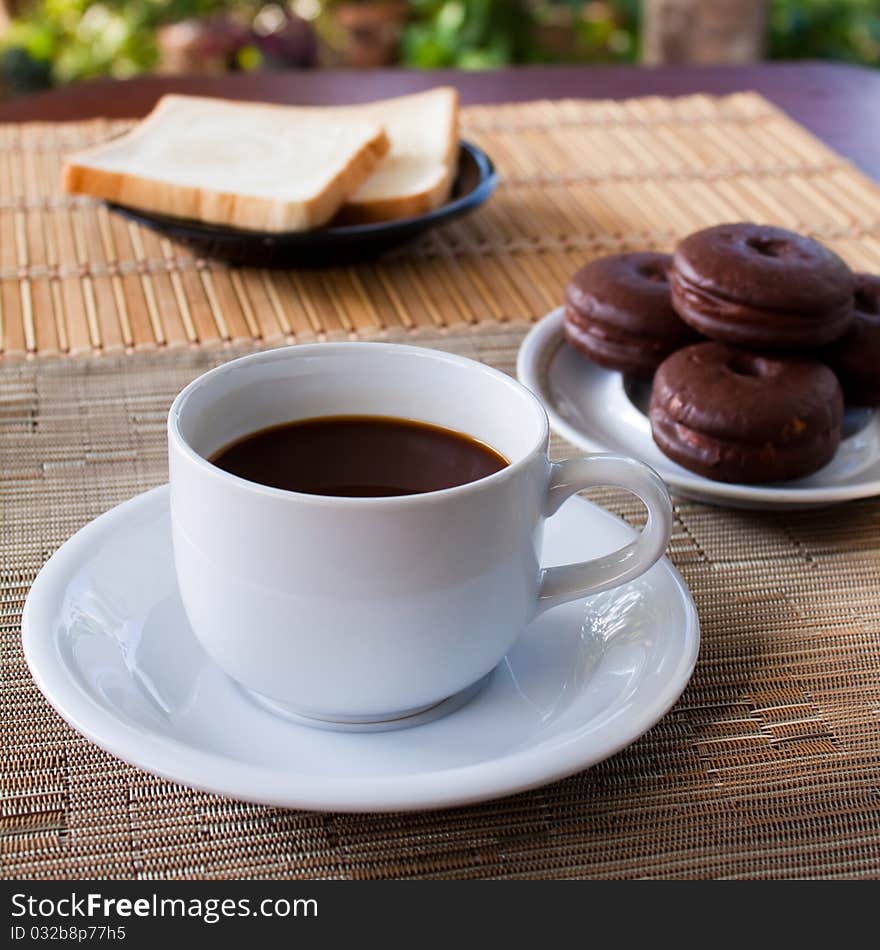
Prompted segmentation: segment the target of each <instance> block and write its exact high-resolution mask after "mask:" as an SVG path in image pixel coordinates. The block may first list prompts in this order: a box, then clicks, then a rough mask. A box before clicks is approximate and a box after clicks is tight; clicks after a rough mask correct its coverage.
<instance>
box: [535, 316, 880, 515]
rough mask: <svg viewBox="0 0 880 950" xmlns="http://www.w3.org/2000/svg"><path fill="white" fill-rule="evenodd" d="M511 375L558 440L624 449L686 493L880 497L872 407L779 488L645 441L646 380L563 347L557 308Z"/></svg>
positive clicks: (824, 501) (781, 502)
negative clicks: (820, 459)
mask: <svg viewBox="0 0 880 950" xmlns="http://www.w3.org/2000/svg"><path fill="white" fill-rule="evenodd" d="M517 375H518V377H519V380H520V382H521V383H523V384H524V385H525V386H528V388H529V389H531V390H532V392H534V393H535V394H536V395H537V396H538V398H539V399H540V400H541V402H542V403H543V404H544V408H545V409H546V410H547V415H548V416H549V417H550V425H551V427H552V428H553V430H554V431H555V432H558V433H559V435H561V436H563V438H566V439H568V441H569V442H572V443H574V444H575V445H577V446H579V447H580V448H582V449H586V450H587V451H588V452H609V451H611V452H623V453H624V454H625V455H631V456H633V457H634V458H637V459H641V461H643V462H647V463H648V465H650V466H651V467H652V468H654V469H656V470H657V471H658V472H659V473H660V475H661V476H662V477H663V479H664V480H665V481H666V482H667V483H668V484H669V485H671V486H672V487H673V488H675V489H676V490H677V491H678V492H679V493H680V494H682V495H687V496H688V497H690V498H696V499H698V500H700V501H705V502H709V503H710V504H714V505H727V506H730V507H734V508H779V509H783V508H789V509H795V508H812V507H818V506H821V505H830V504H834V503H836V502H839V501H849V500H850V499H852V498H867V497H870V496H872V495H878V494H880V414H878V413H877V412H875V411H873V410H870V409H861V410H849V411H847V414H846V418H845V420H844V430H845V438H844V439H843V440H842V441H841V443H840V448H839V449H838V450H837V454H836V455H835V456H834V458H833V459H832V460H831V462H830V463H829V464H828V465H826V466H825V468H823V469H821V470H820V471H818V472H815V473H814V474H813V475H810V476H809V478H801V479H798V480H797V481H791V482H784V483H781V484H779V485H736V484H728V483H727V482H713V481H712V480H711V479H708V478H703V477H702V476H700V475H695V474H694V473H693V472H689V471H688V470H687V469H685V468H682V467H681V466H680V465H677V464H676V463H675V462H673V461H672V460H671V459H668V458H667V457H666V456H665V455H664V454H663V453H662V452H661V451H660V449H658V448H657V446H656V445H655V444H654V440H653V439H652V438H651V426H650V423H649V422H648V417H647V416H646V415H645V412H644V411H643V410H644V408H645V407H646V404H647V401H648V398H649V397H650V389H649V387H648V386H647V384H645V383H638V382H634V381H630V380H627V379H625V378H624V377H623V375H622V374H620V373H616V372H613V371H611V370H607V369H602V367H601V366H597V365H596V364H595V363H591V362H590V361H589V360H588V359H586V358H585V357H583V356H581V355H580V354H579V353H578V352H577V351H576V350H574V349H573V348H572V347H570V346H568V345H566V343H565V337H564V335H563V309H562V307H560V308H559V309H557V310H554V311H553V312H552V313H550V314H548V315H547V316H546V317H544V319H543V320H541V321H540V322H539V323H537V324H536V325H535V326H534V327H533V328H532V330H531V331H530V332H529V334H528V335H527V336H526V338H525V339H524V340H523V342H522V346H521V347H520V349H519V356H518V358H517ZM639 406H641V407H642V408H639ZM847 433H849V434H847Z"/></svg>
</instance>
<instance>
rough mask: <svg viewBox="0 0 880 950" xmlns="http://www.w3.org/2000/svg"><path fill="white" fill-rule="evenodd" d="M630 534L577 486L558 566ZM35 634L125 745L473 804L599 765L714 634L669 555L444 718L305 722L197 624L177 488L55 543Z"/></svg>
mask: <svg viewBox="0 0 880 950" xmlns="http://www.w3.org/2000/svg"><path fill="white" fill-rule="evenodd" d="M631 535H632V530H631V529H630V528H629V527H628V526H626V525H625V524H624V523H623V522H621V521H619V520H618V519H617V518H615V517H614V516H612V515H610V514H609V513H608V512H606V511H603V510H602V509H600V508H597V507H596V506H594V505H591V504H590V503H589V502H586V501H583V500H582V499H580V498H572V499H570V500H569V501H568V502H567V503H566V504H565V505H564V506H563V508H562V509H561V511H560V513H559V514H557V515H556V516H555V517H553V518H551V519H550V520H549V521H548V522H547V529H546V541H545V548H544V555H545V556H544V563H545V564H553V563H559V562H566V561H573V560H579V559H582V558H584V557H590V556H596V555H599V554H602V553H605V552H608V551H610V550H612V549H613V548H617V547H619V546H620V545H621V544H623V543H624V542H625V541H626V540H628V539H629V538H630V537H631ZM22 635H23V640H24V649H25V655H26V657H27V661H28V664H29V666H30V669H31V672H32V673H33V676H34V679H35V680H36V682H37V685H38V686H39V687H40V689H41V690H42V691H43V693H44V694H45V696H46V697H47V699H48V700H49V702H50V703H52V705H53V706H54V707H55V709H56V710H57V711H58V712H59V713H60V714H61V715H62V716H63V717H64V718H65V719H66V720H67V721H68V722H69V723H70V724H71V725H72V726H73V727H74V728H75V729H77V730H78V731H79V732H81V733H82V734H83V735H85V736H86V737H88V738H89V739H91V740H92V741H93V742H95V743H97V744H98V745H99V746H101V747H102V748H104V749H106V750H108V751H109V752H112V753H113V754H114V755H117V756H119V757H120V758H122V759H124V760H125V761H127V762H130V763H132V764H133V765H137V766H139V767H141V768H143V769H146V770H147V771H150V772H153V773H155V774H157V775H161V776H163V777H165V778H168V779H171V780H172V781H176V782H181V783H183V784H185V785H191V786H195V787H196V788H200V789H204V790H206V791H210V792H216V793H218V794H221V795H227V796H230V797H233V798H239V799H245V800H247V801H253V802H260V803H265V804H269V805H279V806H285V807H292V808H309V809H317V810H326V811H391V810H403V809H419V808H437V807H445V806H451V805H460V804H465V803H467V802H474V801H479V800H482V799H487V798H494V797H497V796H500V795H506V794H508V793H511V792H516V791H520V790H523V789H527V788H532V787H534V786H537V785H542V784H544V783H546V782H550V781H553V780H554V779H558V778H562V777H563V776H565V775H569V774H571V773H572V772H577V771H579V770H581V769H584V768H586V767H587V766H589V765H592V764H594V763H596V762H599V761H600V760H602V759H604V758H606V757H607V756H609V755H612V754H613V753H615V752H617V751H618V750H620V749H622V748H623V747H624V746H626V745H628V744H629V743H631V742H632V741H633V740H634V739H636V738H637V737H638V736H640V735H641V734H642V733H643V732H645V730H647V729H649V728H650V727H651V726H652V725H654V723H656V722H657V720H658V719H659V718H660V717H661V716H662V715H663V714H664V713H665V712H666V711H667V710H668V709H669V708H670V706H671V705H672V704H673V703H674V702H675V700H676V699H677V698H678V696H679V695H680V694H681V691H682V690H683V689H684V687H685V684H686V683H687V681H688V679H689V678H690V675H691V672H692V670H693V667H694V663H695V661H696V657H697V650H698V647H699V624H698V621H697V616H696V611H695V609H694V605H693V602H692V600H691V598H690V595H689V593H688V591H687V588H686V587H685V585H684V582H683V581H682V579H681V577H680V576H679V574H678V572H677V571H676V570H675V569H674V568H673V567H672V566H671V565H670V564H669V562H668V561H666V560H665V559H664V560H662V561H660V562H659V563H658V564H656V565H655V566H654V567H653V568H652V569H651V570H650V571H649V572H648V573H647V574H645V575H644V576H643V577H641V578H640V579H639V580H638V581H635V582H634V583H632V584H629V585H627V586H625V587H622V588H619V589H618V590H615V591H609V592H607V593H604V594H599V595H597V596H595V597H592V598H589V599H587V600H583V601H580V602H576V603H572V604H567V605H565V606H562V607H557V608H555V609H554V610H551V611H548V612H547V613H546V614H544V615H543V616H541V617H540V618H539V619H538V620H536V621H535V622H534V623H533V624H532V625H531V626H530V627H529V628H528V630H527V631H526V632H525V634H524V635H523V637H522V638H521V640H520V641H519V642H518V644H517V645H516V647H515V648H514V649H513V650H512V651H511V653H510V654H509V655H508V656H507V657H506V658H505V659H504V660H503V661H502V663H501V665H500V666H499V667H498V668H496V670H495V671H494V672H493V673H492V674H490V676H489V677H488V682H487V683H486V685H485V687H484V688H483V689H482V690H480V691H479V692H478V693H477V694H476V695H475V696H474V697H473V698H472V699H470V701H469V702H467V703H465V704H464V705H461V706H459V707H458V708H456V709H455V710H454V711H451V712H449V713H448V714H447V715H445V716H443V717H442V718H435V719H433V721H429V722H427V723H426V724H423V725H418V726H417V727H415V728H410V729H403V730H399V731H394V732H379V733H372V734H363V733H360V734H356V733H350V732H328V731H324V730H321V729H315V728H312V727H309V726H305V725H300V724H298V723H296V722H292V721H290V720H289V719H286V718H284V717H281V716H278V715H275V714H273V713H272V712H269V711H267V710H266V709H264V708H263V707H261V706H260V705H258V704H257V703H255V702H254V701H253V700H252V699H251V698H249V697H248V696H247V694H246V693H245V692H244V691H243V690H241V689H240V688H238V687H237V686H236V684H235V683H234V682H233V681H232V680H230V679H229V678H227V677H226V676H225V675H224V674H223V673H221V672H220V671H219V670H218V669H217V668H216V667H215V666H214V665H213V663H212V662H211V661H210V660H209V659H208V658H207V656H206V655H205V654H204V653H203V652H202V649H201V647H200V646H199V644H198V643H197V641H196V640H195V638H194V636H193V634H192V633H191V631H190V629H189V626H188V624H187V621H186V619H185V617H184V614H183V608H182V606H181V603H180V600H179V597H178V594H177V588H176V582H175V577H174V568H173V564H172V554H171V538H170V524H169V514H168V489H167V487H162V488H157V489H154V490H153V491H150V492H147V493H146V494H144V495H141V496H139V497H138V498H134V499H132V500H131V501H128V502H126V503H125V504H123V505H120V506H119V507H117V508H114V509H113V510H112V511H109V512H107V513H106V514H104V515H102V516H101V517H100V518H98V519H96V520H95V521H93V522H92V523H91V524H90V525H88V526H86V527H85V528H83V529H82V530H81V531H80V532H78V533H77V534H76V535H74V537H72V538H71V539H70V540H69V541H68V542H67V543H66V544H64V545H63V546H62V547H61V548H60V549H59V550H58V551H57V552H56V553H55V554H54V555H53V557H52V558H51V559H50V560H49V561H48V562H47V564H46V565H45V567H44V568H43V570H42V571H41V572H40V574H39V576H38V577H37V580H36V581H35V583H34V586H33V587H32V589H31V591H30V594H29V595H28V599H27V603H26V605H25V612H24V620H23V634H22ZM475 635H479V631H475Z"/></svg>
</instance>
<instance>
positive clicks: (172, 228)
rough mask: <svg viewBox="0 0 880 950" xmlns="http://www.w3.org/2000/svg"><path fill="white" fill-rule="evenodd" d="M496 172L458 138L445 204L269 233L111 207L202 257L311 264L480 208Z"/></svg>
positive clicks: (383, 246)
mask: <svg viewBox="0 0 880 950" xmlns="http://www.w3.org/2000/svg"><path fill="white" fill-rule="evenodd" d="M497 180H498V176H497V174H496V172H495V166H494V165H493V164H492V161H491V159H490V158H489V156H488V155H487V154H486V153H485V152H484V151H483V150H482V149H479V148H477V146H476V145H472V144H471V143H470V142H459V151H458V174H457V175H456V176H455V181H454V182H453V185H452V192H451V194H450V197H449V200H448V201H447V202H446V204H443V205H441V206H440V207H439V208H436V209H435V210H434V211H429V212H428V213H427V214H421V215H419V216H418V217H415V218H404V219H402V220H399V221H382V222H380V223H378V224H351V225H346V226H343V227H329V228H318V229H317V230H315V231H288V232H285V233H282V234H271V233H267V232H264V231H242V230H240V229H238V228H225V227H221V226H220V225H214V224H204V223H202V222H200V221H191V220H188V219H185V218H172V217H169V216H167V215H159V214H149V213H148V212H145V211H135V210H134V209H133V208H125V207H123V206H122V205H115V204H111V205H110V208H112V209H113V210H114V211H116V212H118V213H119V214H121V215H123V216H124V217H126V218H129V219H130V220H132V221H136V222H137V223H138V224H142V225H143V226H144V227H147V228H150V229H151V230H153V231H158V232H159V233H160V234H163V235H165V237H168V238H171V239H173V240H175V241H180V242H182V243H184V244H187V245H189V246H190V247H191V248H192V250H193V251H194V252H195V253H196V254H198V255H200V256H201V257H215V258H219V259H220V260H224V261H229V262H230V263H233V264H247V265H249V266H251V267H311V266H316V265H321V264H340V263H351V262H353V261H357V260H363V259H365V258H370V257H375V256H376V255H378V254H381V253H382V252H383V251H387V250H388V249H389V248H392V247H395V246H396V245H398V244H403V243H404V242H405V241H409V240H411V239H412V238H414V237H416V235H418V234H421V233H422V232H423V231H427V230H428V228H433V227H435V226H436V225H438V224H442V223H444V222H446V221H449V220H451V219H452V218H456V217H458V216H459V215H461V214H466V213H467V212H469V211H473V210H474V208H477V207H479V206H480V205H481V204H482V203H483V202H484V201H485V200H486V199H487V198H488V197H489V195H491V194H492V192H493V190H494V189H495V183H496V182H497Z"/></svg>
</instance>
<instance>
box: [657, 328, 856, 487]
mask: <svg viewBox="0 0 880 950" xmlns="http://www.w3.org/2000/svg"><path fill="white" fill-rule="evenodd" d="M842 416H843V394H842V393H841V390H840V384H839V383H838V381H837V377H836V376H835V375H834V373H832V372H831V370H830V369H828V367H827V366H823V365H822V364H821V363H815V362H813V361H811V360H803V359H776V358H773V357H767V356H760V355H758V354H756V353H748V352H745V351H743V350H736V349H733V348H732V347H729V346H725V345H724V344H723V343H698V344H696V345H695V346H689V347H686V348H685V349H683V350H679V351H678V352H677V353H673V354H672V356H670V357H669V358H668V359H667V360H665V361H664V362H663V363H662V365H661V366H660V368H659V369H658V370H657V373H656V375H655V376H654V387H653V390H652V392H651V408H650V418H651V432H652V434H653V436H654V441H655V442H656V443H657V445H658V447H659V448H660V450H661V451H662V452H663V453H664V455H667V456H669V458H671V459H672V460H673V461H675V462H678V464H679V465H682V466H684V468H687V469H690V471H692V472H696V473H697V474H698V475H704V476H705V477H706V478H712V479H715V480H716V481H721V482H743V483H751V484H754V483H758V482H779V481H785V480H787V479H792V478H801V477H803V476H805V475H809V474H810V473H811V472H815V471H816V470H817V469H820V468H822V466H823V465H825V464H827V463H828V462H829V461H831V458H832V456H833V455H834V453H835V451H836V449H837V446H838V444H839V443H840V423H841V419H842Z"/></svg>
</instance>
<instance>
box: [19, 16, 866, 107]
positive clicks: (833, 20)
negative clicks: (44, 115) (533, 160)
mask: <svg viewBox="0 0 880 950" xmlns="http://www.w3.org/2000/svg"><path fill="white" fill-rule="evenodd" d="M760 56H768V57H771V58H784V59H796V58H817V59H818V58H822V59H836V60H843V61H849V62H856V63H864V64H868V65H872V66H877V65H880V0H604V2H600V0H587V2H585V0H557V2H549V0H409V2H407V0H279V2H268V3H267V2H265V0H0V93H3V94H6V95H10V94H15V93H20V92H28V91H33V90H36V89H40V88H45V87H47V86H50V85H57V84H62V83H68V82H73V81H76V80H80V79H88V78H92V77H95V76H105V75H106V76H116V77H127V76H133V75H136V74H138V73H142V72H148V71H160V72H165V73H184V72H188V73H193V72H201V73H205V72H220V71H224V70H242V69H260V68H290V67H300V68H304V67H319V66H326V65H335V66H338V65H341V66H348V67H352V68H368V67H374V66H386V65H395V64H400V65H403V66H406V67H411V68H418V69H431V68H437V67H459V68H463V69H489V68H493V67H498V66H503V65H506V64H509V63H554V62H557V63H558V62H588V63H613V62H627V61H639V60H644V61H646V62H668V61H685V62H717V61H729V62H730V61H733V62H735V61H743V60H748V59H754V58H758V57H760Z"/></svg>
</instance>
